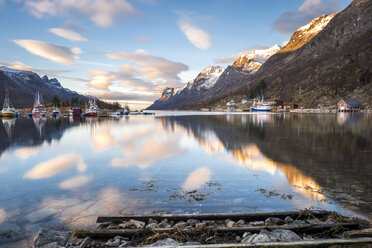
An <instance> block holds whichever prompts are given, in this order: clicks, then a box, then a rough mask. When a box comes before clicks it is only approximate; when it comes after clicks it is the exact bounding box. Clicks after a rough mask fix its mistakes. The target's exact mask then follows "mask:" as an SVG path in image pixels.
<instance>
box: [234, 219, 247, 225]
mask: <svg viewBox="0 0 372 248" xmlns="http://www.w3.org/2000/svg"><path fill="white" fill-rule="evenodd" d="M244 225H245V221H244V220H239V221H237V222H236V223H235V226H244Z"/></svg>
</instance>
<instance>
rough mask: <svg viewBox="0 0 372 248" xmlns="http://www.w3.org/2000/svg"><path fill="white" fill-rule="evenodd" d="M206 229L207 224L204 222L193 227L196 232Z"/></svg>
mask: <svg viewBox="0 0 372 248" xmlns="http://www.w3.org/2000/svg"><path fill="white" fill-rule="evenodd" d="M206 227H207V223H205V222H201V223H198V224H196V225H195V228H196V229H197V230H201V229H204V228H206Z"/></svg>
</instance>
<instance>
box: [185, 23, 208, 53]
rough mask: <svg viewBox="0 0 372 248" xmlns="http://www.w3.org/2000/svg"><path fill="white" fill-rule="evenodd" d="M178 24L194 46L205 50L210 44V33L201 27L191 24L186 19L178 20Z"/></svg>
mask: <svg viewBox="0 0 372 248" xmlns="http://www.w3.org/2000/svg"><path fill="white" fill-rule="evenodd" d="M178 26H179V27H180V29H181V31H182V32H183V33H184V34H185V35H186V37H187V39H188V40H189V41H190V42H191V43H192V44H193V45H194V46H195V47H197V48H199V49H202V50H206V49H208V48H210V47H211V46H212V40H211V37H210V35H209V34H208V33H207V32H205V31H204V30H202V29H201V28H198V27H196V26H195V25H193V24H191V23H190V22H189V21H188V20H186V19H181V20H179V21H178Z"/></svg>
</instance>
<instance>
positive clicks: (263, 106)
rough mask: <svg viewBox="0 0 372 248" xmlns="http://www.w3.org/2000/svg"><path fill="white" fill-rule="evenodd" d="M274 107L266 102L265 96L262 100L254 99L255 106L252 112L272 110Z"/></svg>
mask: <svg viewBox="0 0 372 248" xmlns="http://www.w3.org/2000/svg"><path fill="white" fill-rule="evenodd" d="M272 109H273V106H272V105H270V104H269V103H267V102H264V100H263V97H262V98H261V101H258V102H256V101H254V102H253V106H252V107H251V111H252V112H270V111H271V110H272Z"/></svg>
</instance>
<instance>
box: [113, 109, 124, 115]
mask: <svg viewBox="0 0 372 248" xmlns="http://www.w3.org/2000/svg"><path fill="white" fill-rule="evenodd" d="M111 115H112V116H121V115H124V109H123V108H119V109H118V110H116V112H112V113H111Z"/></svg>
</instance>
